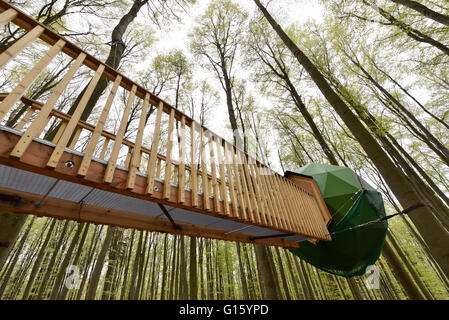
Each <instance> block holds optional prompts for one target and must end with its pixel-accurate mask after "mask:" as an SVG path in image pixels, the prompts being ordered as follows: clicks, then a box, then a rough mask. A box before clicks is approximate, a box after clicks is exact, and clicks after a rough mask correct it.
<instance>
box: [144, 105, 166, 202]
mask: <svg viewBox="0 0 449 320" xmlns="http://www.w3.org/2000/svg"><path fill="white" fill-rule="evenodd" d="M163 108H164V103H163V102H162V101H161V102H159V107H158V108H157V114H156V123H155V124H154V132H153V142H152V144H151V154H150V161H149V162H148V168H147V177H148V185H147V190H146V191H147V193H148V194H150V195H151V194H153V192H154V190H153V186H154V173H155V170H156V168H155V167H156V166H155V165H156V157H157V151H158V146H159V135H160V133H161V117H162V111H163Z"/></svg>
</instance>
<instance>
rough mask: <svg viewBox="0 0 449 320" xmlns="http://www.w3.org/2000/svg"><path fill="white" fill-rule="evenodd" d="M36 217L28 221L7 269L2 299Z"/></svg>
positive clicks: (1, 293)
mask: <svg viewBox="0 0 449 320" xmlns="http://www.w3.org/2000/svg"><path fill="white" fill-rule="evenodd" d="M35 219H36V216H33V218H32V219H31V221H30V223H28V226H27V229H26V230H25V232H24V234H23V235H22V238H21V239H20V243H19V246H18V247H17V253H16V254H15V256H14V258H13V260H12V262H11V264H10V266H9V268H8V270H7V271H6V274H5V275H4V276H3V283H2V286H1V287H0V300H1V299H2V296H3V294H4V292H5V289H6V285H7V283H8V282H9V278H10V276H11V274H12V272H13V270H14V267H15V266H16V264H17V260H18V259H19V257H20V253H21V251H22V248H23V246H24V245H25V242H26V239H27V238H28V234H29V233H30V230H31V227H32V226H33V223H34V220H35Z"/></svg>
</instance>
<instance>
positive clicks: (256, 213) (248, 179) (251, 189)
mask: <svg viewBox="0 0 449 320" xmlns="http://www.w3.org/2000/svg"><path fill="white" fill-rule="evenodd" d="M242 157H243V168H244V170H245V175H246V182H247V185H248V189H249V194H250V201H251V205H252V206H253V209H254V217H255V218H256V221H257V222H258V223H261V219H260V215H261V211H260V204H259V203H258V202H257V198H256V192H255V190H254V181H253V177H252V175H251V169H250V167H249V165H248V159H247V155H246V154H245V153H242Z"/></svg>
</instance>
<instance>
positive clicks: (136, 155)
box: [126, 92, 150, 190]
mask: <svg viewBox="0 0 449 320" xmlns="http://www.w3.org/2000/svg"><path fill="white" fill-rule="evenodd" d="M149 104H150V94H149V93H148V92H147V93H146V94H145V98H144V99H143V105H142V110H141V113H140V119H139V127H138V128H137V135H136V142H135V144H134V149H133V154H132V161H131V167H130V168H129V173H128V178H127V181H126V188H127V189H128V190H131V189H133V188H134V184H135V182H136V174H137V168H138V167H139V166H140V161H141V158H142V153H141V150H142V139H143V130H144V129H145V122H146V119H147V113H148V105H149Z"/></svg>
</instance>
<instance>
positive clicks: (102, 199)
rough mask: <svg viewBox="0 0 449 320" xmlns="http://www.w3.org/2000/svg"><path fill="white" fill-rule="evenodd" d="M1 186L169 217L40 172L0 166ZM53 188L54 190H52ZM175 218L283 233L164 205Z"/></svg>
mask: <svg viewBox="0 0 449 320" xmlns="http://www.w3.org/2000/svg"><path fill="white" fill-rule="evenodd" d="M0 187H1V188H7V189H12V190H18V191H23V192H28V193H33V194H38V195H42V196H44V195H46V194H47V193H48V195H47V196H48V197H51V198H56V199H62V200H67V201H72V202H77V203H80V202H83V203H85V204H89V205H94V206H98V207H102V208H107V209H114V210H120V211H125V212H132V213H137V214H142V215H146V216H152V217H158V218H163V219H167V218H166V216H165V215H164V214H163V212H162V211H161V209H160V208H159V206H158V205H157V203H155V202H151V201H146V200H142V199H136V198H133V197H129V196H125V195H122V194H118V193H113V192H109V191H104V190H100V189H96V188H92V187H89V186H85V185H81V184H77V183H73V182H68V181H64V180H58V179H56V178H52V177H47V176H44V175H40V174H37V173H33V172H29V171H25V170H21V169H17V168H13V167H9V166H5V165H0ZM50 189H51V191H50ZM49 191H50V192H49ZM165 207H166V208H167V211H168V212H169V214H170V216H171V217H172V218H173V220H175V221H179V222H186V223H191V224H194V225H200V226H205V227H213V228H217V229H222V230H226V231H229V232H241V233H245V234H249V235H254V236H267V235H277V234H281V232H278V231H275V230H271V229H267V228H261V227H256V226H252V225H248V224H244V223H240V222H235V221H231V220H227V219H222V218H218V217H212V216H209V215H206V214H202V213H197V212H194V211H189V210H184V209H180V208H175V207H170V206H167V205H165ZM281 239H285V240H289V241H296V242H301V241H304V240H307V239H306V238H303V237H300V236H289V237H282V238H281Z"/></svg>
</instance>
